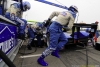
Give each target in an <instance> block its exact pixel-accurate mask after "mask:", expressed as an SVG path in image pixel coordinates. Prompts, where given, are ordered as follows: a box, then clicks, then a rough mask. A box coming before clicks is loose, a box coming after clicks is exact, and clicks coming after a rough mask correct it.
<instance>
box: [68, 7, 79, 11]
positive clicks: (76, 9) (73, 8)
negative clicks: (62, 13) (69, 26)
mask: <svg viewBox="0 0 100 67" xmlns="http://www.w3.org/2000/svg"><path fill="white" fill-rule="evenodd" d="M69 10H74V11H75V12H78V8H77V7H76V6H75V5H71V6H70V7H69Z"/></svg>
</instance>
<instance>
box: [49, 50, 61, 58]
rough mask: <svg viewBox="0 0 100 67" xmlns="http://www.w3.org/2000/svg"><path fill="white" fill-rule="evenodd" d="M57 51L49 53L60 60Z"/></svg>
mask: <svg viewBox="0 0 100 67" xmlns="http://www.w3.org/2000/svg"><path fill="white" fill-rule="evenodd" d="M58 52H59V50H55V51H53V52H52V53H51V55H52V56H55V57H57V58H60V56H59V54H58Z"/></svg>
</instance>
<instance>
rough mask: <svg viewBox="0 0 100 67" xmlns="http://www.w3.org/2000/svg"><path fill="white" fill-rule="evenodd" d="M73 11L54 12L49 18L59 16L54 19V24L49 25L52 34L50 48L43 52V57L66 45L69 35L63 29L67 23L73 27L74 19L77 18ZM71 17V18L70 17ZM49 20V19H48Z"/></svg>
mask: <svg viewBox="0 0 100 67" xmlns="http://www.w3.org/2000/svg"><path fill="white" fill-rule="evenodd" d="M72 13H73V12H71V11H68V12H67V13H66V12H61V13H60V12H53V13H52V14H51V15H50V17H49V19H52V18H53V17H54V16H57V18H56V20H55V21H52V24H51V25H50V27H49V29H48V30H49V34H50V37H49V39H50V42H49V46H48V48H47V49H46V50H45V51H44V52H43V53H42V55H41V57H43V56H44V57H46V56H48V55H49V54H50V53H52V52H54V51H56V50H60V49H61V48H63V47H64V45H65V44H66V43H67V42H68V39H67V37H66V36H65V34H64V33H63V31H62V28H63V26H65V25H67V24H68V25H67V27H68V28H69V29H71V28H72V26H73V23H74V20H75V15H73V14H75V13H73V14H72ZM68 17H69V18H68ZM48 22H49V21H48Z"/></svg>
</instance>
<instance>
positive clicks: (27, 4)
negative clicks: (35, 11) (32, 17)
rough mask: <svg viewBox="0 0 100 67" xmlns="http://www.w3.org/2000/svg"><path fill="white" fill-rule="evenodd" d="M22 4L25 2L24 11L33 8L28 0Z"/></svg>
mask: <svg viewBox="0 0 100 67" xmlns="http://www.w3.org/2000/svg"><path fill="white" fill-rule="evenodd" d="M22 4H23V10H24V11H27V10H29V9H30V8H31V4H30V3H29V2H28V1H24V2H23V3H22Z"/></svg>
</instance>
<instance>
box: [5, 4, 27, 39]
mask: <svg viewBox="0 0 100 67" xmlns="http://www.w3.org/2000/svg"><path fill="white" fill-rule="evenodd" d="M22 12H23V11H22V10H21V8H20V4H19V3H18V2H16V3H13V4H11V6H10V8H8V10H7V11H6V13H5V17H6V18H8V19H10V20H12V21H14V22H15V23H16V24H17V25H18V26H19V27H18V28H19V29H18V35H19V36H18V37H19V38H21V39H24V37H25V36H23V37H22V35H25V31H24V30H25V27H26V24H27V21H26V20H25V19H20V18H21V15H22Z"/></svg>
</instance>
